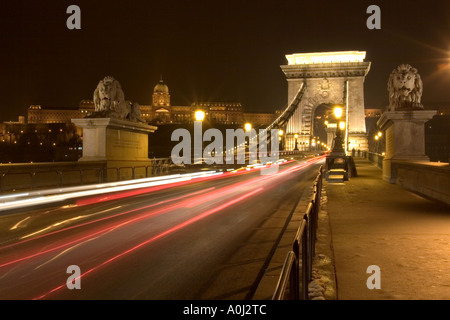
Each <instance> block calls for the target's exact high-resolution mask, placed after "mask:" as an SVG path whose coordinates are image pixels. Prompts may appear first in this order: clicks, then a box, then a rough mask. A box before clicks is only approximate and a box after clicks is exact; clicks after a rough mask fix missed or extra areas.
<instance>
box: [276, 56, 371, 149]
mask: <svg viewBox="0 0 450 320" xmlns="http://www.w3.org/2000/svg"><path fill="white" fill-rule="evenodd" d="M364 58H365V52H358V51H349V52H325V53H312V54H294V55H290V56H287V59H288V61H289V64H288V65H284V66H281V68H282V70H283V72H284V73H285V75H286V78H287V81H288V101H289V102H290V101H293V99H294V98H295V96H296V94H297V92H298V88H299V87H300V86H301V84H302V83H303V84H304V85H306V90H305V92H304V93H303V96H302V97H301V98H300V102H299V104H298V107H297V109H296V110H295V112H294V113H293V114H292V116H291V117H290V119H289V120H288V121H287V122H286V128H285V132H286V135H285V148H286V150H294V148H295V145H296V143H295V138H294V136H295V135H297V136H298V141H297V142H298V143H300V145H301V146H305V145H306V149H307V148H309V147H310V146H311V140H312V137H314V132H313V130H314V129H313V118H314V113H315V111H316V109H317V108H318V107H319V106H320V105H341V106H342V107H343V109H344V114H345V121H346V124H347V126H346V141H348V140H349V137H351V138H352V139H353V141H357V142H358V145H359V146H361V150H366V149H367V147H368V146H367V135H366V126H365V113H364V80H365V76H366V75H367V73H368V72H369V70H370V65H371V63H370V62H364ZM355 139H356V140H355Z"/></svg>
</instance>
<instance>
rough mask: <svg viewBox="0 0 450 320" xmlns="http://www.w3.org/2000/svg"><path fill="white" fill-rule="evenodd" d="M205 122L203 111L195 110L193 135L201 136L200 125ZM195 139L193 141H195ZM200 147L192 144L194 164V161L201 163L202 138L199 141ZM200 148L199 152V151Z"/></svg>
mask: <svg viewBox="0 0 450 320" xmlns="http://www.w3.org/2000/svg"><path fill="white" fill-rule="evenodd" d="M203 120H205V111H203V110H197V111H195V123H194V135H195V134H200V135H201V136H202V123H203ZM195 140H196V139H194V141H195ZM201 141H202V142H201V145H197V144H196V143H195V142H194V163H195V162H196V161H200V162H199V163H200V164H201V163H203V158H204V156H203V137H202V139H201ZM199 148H200V150H199Z"/></svg>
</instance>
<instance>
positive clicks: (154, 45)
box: [0, 0, 450, 121]
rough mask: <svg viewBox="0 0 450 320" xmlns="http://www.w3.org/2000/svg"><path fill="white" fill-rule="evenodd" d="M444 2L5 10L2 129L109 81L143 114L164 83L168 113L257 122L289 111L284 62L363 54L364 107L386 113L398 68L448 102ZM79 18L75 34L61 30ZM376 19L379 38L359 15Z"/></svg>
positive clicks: (249, 0)
mask: <svg viewBox="0 0 450 320" xmlns="http://www.w3.org/2000/svg"><path fill="white" fill-rule="evenodd" d="M449 3H450V1H448V0H428V1H422V0H409V1H405V0H401V1H399V0H391V1H377V0H374V1H365V0H357V1H343V0H341V1H338V0H335V1H329V0H322V1H319V0H317V1H303V0H295V1H291V0H272V1H265V0H259V1H254V0H240V1H234V0H220V1H219V0H209V1H198V0H183V1H181V0H180V1H171V0H160V1H155V0H146V1H140V0H139V1H138V0H128V1H113V0H110V1H104V0H89V1H77V0H71V1H65V0H57V1H56V0H39V1H37V0H34V1H32V0H26V1H24V0H14V1H10V0H3V1H1V4H0V55H1V56H0V61H1V62H0V63H1V76H0V88H1V94H0V110H1V113H0V114H1V116H0V121H5V120H16V119H17V116H19V115H26V110H27V108H28V106H29V105H31V104H39V105H42V106H43V107H51V108H77V107H78V103H79V102H80V100H82V99H85V98H92V95H93V91H94V89H95V87H96V85H97V83H98V81H99V80H101V79H102V78H103V77H104V76H106V75H111V76H114V77H115V78H116V79H118V80H119V82H120V83H121V85H122V88H123V90H124V92H125V98H126V99H128V100H131V101H133V102H138V103H140V104H150V103H151V95H152V92H153V87H154V86H155V84H156V83H157V82H158V81H159V78H160V75H162V76H163V78H164V80H165V82H166V83H167V84H168V86H169V89H170V93H171V96H172V105H188V104H190V103H192V102H194V101H237V102H241V103H242V104H243V105H244V107H245V109H246V110H248V111H254V112H258V111H261V112H273V111H274V110H275V109H279V108H281V107H283V106H284V105H285V104H286V103H287V101H286V100H287V84H286V80H285V77H284V74H283V73H282V71H281V69H280V65H282V64H286V63H287V61H286V59H285V55H286V54H292V53H304V52H318V51H342V50H364V51H367V58H366V61H371V62H372V69H371V72H370V73H369V75H368V77H367V78H366V86H365V95H366V107H384V106H385V104H386V103H387V101H388V98H387V91H386V83H387V80H388V77H389V74H390V72H391V71H392V70H393V69H394V68H395V67H396V66H398V65H399V64H402V63H409V64H411V65H413V66H414V67H416V68H418V70H419V73H420V74H421V76H422V78H423V81H424V96H423V100H424V101H450V70H449V69H448V68H447V69H445V64H446V63H447V64H449V62H450V60H449V58H450V53H449V52H450V32H449V31H450V28H449V25H450V24H449V21H450V5H449ZM71 4H76V5H78V6H79V7H80V8H81V27H82V30H75V31H71V30H68V29H67V28H66V20H67V18H68V17H69V15H68V14H66V9H67V7H68V6H69V5H71ZM371 4H377V5H379V6H380V8H381V23H382V24H381V27H382V29H381V30H368V29H367V27H366V20H367V18H368V17H369V15H368V14H367V13H366V9H367V7H368V6H369V5H371Z"/></svg>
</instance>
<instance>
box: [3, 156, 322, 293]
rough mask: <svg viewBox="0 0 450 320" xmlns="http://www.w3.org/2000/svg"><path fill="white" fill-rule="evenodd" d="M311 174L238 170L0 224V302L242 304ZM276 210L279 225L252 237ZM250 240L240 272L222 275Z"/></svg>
mask: <svg viewBox="0 0 450 320" xmlns="http://www.w3.org/2000/svg"><path fill="white" fill-rule="evenodd" d="M321 164H323V160H319V159H313V160H309V161H308V162H306V161H305V160H302V161H297V160H292V161H290V162H288V163H285V164H283V165H281V166H280V167H279V169H278V172H277V174H275V175H262V174H261V172H260V170H250V171H247V170H242V171H238V172H235V173H224V174H222V175H217V176H211V177H207V178H202V179H197V180H192V181H189V182H178V183H174V184H169V185H165V186H164V187H148V188H142V189H138V190H133V191H122V192H115V193H113V194H108V195H95V196H84V197H83V198H76V199H72V200H70V201H66V202H64V203H59V204H54V205H53V206H52V207H45V208H42V207H41V208H38V209H35V208H26V209H24V210H23V211H24V212H20V211H22V210H19V211H17V210H16V212H13V213H10V214H3V215H1V216H0V299H1V300H5V299H6V300H8V299H26V300H28V299H99V300H105V299H133V300H141V299H142V300H173V299H176V300H185V299H189V300H192V299H194V300H195V299H227V298H233V299H236V298H239V299H250V298H251V295H252V290H254V289H255V286H256V285H257V282H258V279H259V278H258V277H259V275H260V274H261V270H263V268H264V267H265V266H266V265H265V263H266V262H267V259H268V258H269V257H270V254H271V250H272V249H273V247H274V245H275V241H276V239H277V237H278V236H279V233H280V230H282V228H281V229H280V228H279V227H280V225H281V226H282V225H284V224H285V219H287V218H288V217H289V211H290V209H286V208H287V207H288V208H291V207H293V205H295V202H296V201H298V199H299V197H300V196H301V194H302V193H303V191H304V190H305V188H311V186H312V183H313V180H314V178H315V177H316V175H317V170H318V168H319V166H320V165H321ZM280 208H284V210H285V211H286V210H287V211H286V213H285V214H284V215H282V216H283V217H285V218H283V219H282V220H281V221H280V222H279V225H278V226H274V228H270V227H269V228H264V229H262V228H261V226H262V225H263V224H264V222H265V221H267V219H269V218H270V217H273V216H274V215H277V214H279V212H280ZM256 232H259V234H258V235H259V238H260V239H261V242H260V243H256V244H255V243H253V246H252V248H253V249H251V250H247V251H246V252H245V253H244V256H245V258H246V260H247V261H250V262H252V263H250V264H248V266H249V267H246V266H245V263H244V265H243V266H242V265H241V266H240V268H237V269H236V271H234V272H233V271H232V272H226V273H224V272H222V271H223V270H224V269H223V267H224V266H229V265H230V262H231V261H232V260H233V258H234V257H235V256H236V252H239V251H240V250H241V249H242V248H243V244H245V243H246V241H248V239H249V238H251V237H252V236H254V235H255V233H256ZM274 239H275V241H274ZM246 248H249V247H246ZM241 252H242V250H241ZM241 255H242V253H241ZM69 266H76V268H79V269H78V270H79V271H80V273H79V277H76V276H77V273H76V272H75V273H74V271H73V269H71V270H68V267H69ZM68 279H69V281H68ZM219 280H220V281H219ZM68 282H69V286H70V284H72V285H79V289H78V288H75V289H72V290H70V289H69V288H68ZM224 283H225V284H224Z"/></svg>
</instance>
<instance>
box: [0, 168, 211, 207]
mask: <svg viewBox="0 0 450 320" xmlns="http://www.w3.org/2000/svg"><path fill="white" fill-rule="evenodd" d="M211 173H215V171H204V172H193V173H186V174H172V175H167V176H158V177H150V178H141V179H134V180H125V181H116V182H108V183H100V184H91V185H83V186H76V187H65V188H54V189H46V190H37V191H29V192H24V193H14V194H9V195H4V196H0V202H4V201H5V200H8V199H17V198H24V197H38V196H39V197H42V196H47V195H55V194H63V193H69V192H75V191H85V190H95V189H104V188H109V187H118V186H125V185H132V184H139V183H145V182H152V181H163V180H170V179H175V178H180V177H196V176H204V175H205V174H211Z"/></svg>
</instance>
